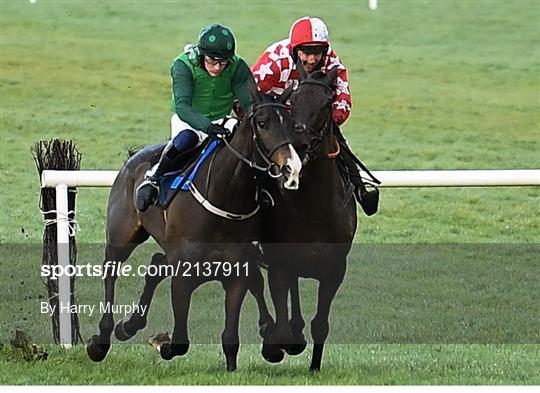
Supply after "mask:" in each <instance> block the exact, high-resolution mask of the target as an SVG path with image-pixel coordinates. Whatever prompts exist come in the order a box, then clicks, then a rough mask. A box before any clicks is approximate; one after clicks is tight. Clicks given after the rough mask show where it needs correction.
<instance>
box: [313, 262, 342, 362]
mask: <svg viewBox="0 0 540 393" xmlns="http://www.w3.org/2000/svg"><path fill="white" fill-rule="evenodd" d="M344 276H345V263H343V269H342V271H336V272H334V275H332V276H330V277H325V279H323V280H320V284H319V292H318V298H317V313H316V314H315V317H314V318H313V320H312V321H311V336H312V337H313V343H314V345H313V356H312V358H311V366H310V367H309V370H310V371H319V370H320V369H321V361H322V354H323V348H324V343H325V341H326V338H327V337H328V332H329V330H330V325H329V323H328V316H329V315H330V307H331V306H332V301H333V300H334V297H335V296H336V292H337V290H338V289H339V286H340V285H341V283H342V282H343V277H344Z"/></svg>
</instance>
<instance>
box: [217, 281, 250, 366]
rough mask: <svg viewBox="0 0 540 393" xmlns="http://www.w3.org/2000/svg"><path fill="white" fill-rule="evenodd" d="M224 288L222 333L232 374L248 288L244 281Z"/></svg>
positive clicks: (226, 285)
mask: <svg viewBox="0 0 540 393" xmlns="http://www.w3.org/2000/svg"><path fill="white" fill-rule="evenodd" d="M223 287H224V289H225V329H224V330H223V333H221V343H222V346H223V352H224V353H225V358H226V360H227V371H229V372H230V371H235V370H236V357H237V355H238V349H239V348H240V339H239V336H238V321H239V320H240V309H241V307H242V303H243V301H244V297H245V296H246V292H247V288H246V284H245V282H243V280H236V281H234V282H232V283H227V284H224V285H223Z"/></svg>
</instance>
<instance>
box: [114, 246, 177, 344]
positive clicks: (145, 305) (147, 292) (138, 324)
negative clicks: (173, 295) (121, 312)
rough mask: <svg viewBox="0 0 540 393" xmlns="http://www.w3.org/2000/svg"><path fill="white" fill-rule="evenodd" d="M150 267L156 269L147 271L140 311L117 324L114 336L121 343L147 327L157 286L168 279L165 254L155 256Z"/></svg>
mask: <svg viewBox="0 0 540 393" xmlns="http://www.w3.org/2000/svg"><path fill="white" fill-rule="evenodd" d="M150 266H152V267H154V269H153V270H147V271H146V274H145V276H144V281H145V284H144V289H143V293H142V295H141V298H140V299H139V305H138V307H137V310H138V311H137V312H134V313H133V314H131V317H130V318H129V319H122V320H121V321H120V322H118V323H117V324H116V327H115V329H114V335H115V336H116V338H117V339H118V340H120V341H126V340H128V339H130V338H131V337H133V336H134V335H135V334H137V332H138V331H139V330H142V329H144V328H145V327H146V324H147V322H148V313H149V312H150V304H151V303H152V298H153V297H154V292H155V291H156V288H157V286H158V285H159V284H160V283H161V282H162V281H163V280H165V279H166V278H167V277H168V275H167V274H166V273H167V268H168V267H169V265H168V263H167V257H166V256H165V255H164V254H162V253H156V254H154V255H153V256H152V261H151V263H150ZM153 272H157V273H158V274H153ZM149 273H152V274H149ZM142 310H144V311H142Z"/></svg>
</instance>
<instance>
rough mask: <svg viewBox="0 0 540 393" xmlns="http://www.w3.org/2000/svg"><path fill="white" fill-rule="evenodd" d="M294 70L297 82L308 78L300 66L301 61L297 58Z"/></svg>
mask: <svg viewBox="0 0 540 393" xmlns="http://www.w3.org/2000/svg"><path fill="white" fill-rule="evenodd" d="M296 70H297V71H298V82H302V81H303V80H306V79H307V77H308V73H307V72H306V70H304V66H303V65H302V60H300V58H298V61H297V62H296Z"/></svg>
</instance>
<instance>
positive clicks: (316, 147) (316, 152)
mask: <svg viewBox="0 0 540 393" xmlns="http://www.w3.org/2000/svg"><path fill="white" fill-rule="evenodd" d="M302 85H316V86H322V87H324V88H325V90H326V91H327V92H328V93H332V92H333V89H332V87H330V86H328V84H326V83H324V82H320V81H318V80H314V79H306V80H303V81H302V82H300V83H299V84H298V87H297V89H296V91H295V94H298V93H299V92H298V89H299V88H300V86H302ZM325 109H326V108H325ZM331 126H332V110H331V107H330V106H328V114H327V115H326V118H325V121H324V123H323V124H322V126H321V127H320V128H319V130H316V129H315V128H314V127H313V126H309V127H308V130H309V132H310V134H311V139H310V141H309V145H308V148H307V151H306V153H305V154H304V158H303V160H302V166H305V165H306V164H307V163H308V161H310V160H314V159H317V158H329V159H334V158H336V157H337V156H338V154H339V143H337V140H336V139H335V138H334V145H335V147H336V151H335V152H332V153H328V154H321V153H320V149H321V142H322V139H323V137H324V131H325V130H326V129H328V128H329V127H331ZM300 132H302V131H300Z"/></svg>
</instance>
